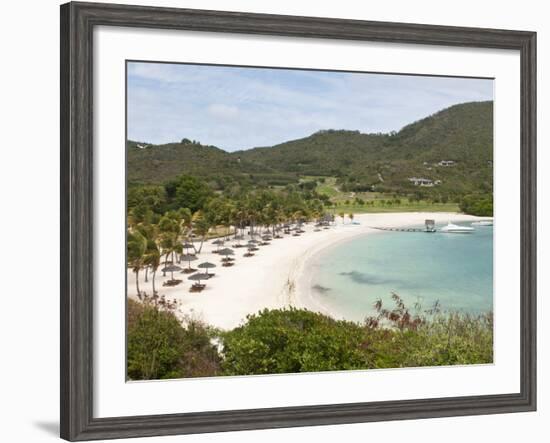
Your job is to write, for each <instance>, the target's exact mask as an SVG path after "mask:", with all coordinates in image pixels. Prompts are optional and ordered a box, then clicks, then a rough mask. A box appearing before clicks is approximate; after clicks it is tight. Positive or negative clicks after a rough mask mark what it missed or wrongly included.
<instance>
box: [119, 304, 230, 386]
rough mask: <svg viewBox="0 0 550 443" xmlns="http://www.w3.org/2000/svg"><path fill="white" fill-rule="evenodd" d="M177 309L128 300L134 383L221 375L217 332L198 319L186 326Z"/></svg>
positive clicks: (130, 366)
mask: <svg viewBox="0 0 550 443" xmlns="http://www.w3.org/2000/svg"><path fill="white" fill-rule="evenodd" d="M174 311H175V306H174V305H172V304H169V303H165V302H164V303H163V302H162V301H161V302H159V301H158V299H144V301H142V302H136V301H134V300H131V299H128V328H127V349H128V350H127V375H128V378H129V379H131V380H152V379H164V378H181V377H200V376H214V375H218V374H219V371H220V358H219V355H218V352H217V349H216V347H215V346H213V345H212V343H211V337H212V335H213V331H212V330H211V329H209V328H207V327H206V326H204V325H203V324H202V323H200V322H198V321H194V320H189V321H187V322H186V326H185V327H184V326H182V323H181V321H180V320H179V319H178V318H177V317H176V315H175V313H174Z"/></svg>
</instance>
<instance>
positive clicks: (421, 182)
mask: <svg viewBox="0 0 550 443" xmlns="http://www.w3.org/2000/svg"><path fill="white" fill-rule="evenodd" d="M408 180H409V181H410V182H411V183H412V184H413V185H415V186H434V185H439V184H441V180H436V181H435V182H434V181H433V180H430V179H429V178H419V177H409V179H408Z"/></svg>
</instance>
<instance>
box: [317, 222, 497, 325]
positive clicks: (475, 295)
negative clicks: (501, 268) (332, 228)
mask: <svg viewBox="0 0 550 443" xmlns="http://www.w3.org/2000/svg"><path fill="white" fill-rule="evenodd" d="M457 224H460V223H457ZM438 227H440V226H438ZM350 229H353V228H352V227H350ZM311 270H312V279H311V286H312V292H313V296H314V297H315V298H317V299H318V300H319V302H320V303H321V304H322V305H324V306H326V307H327V308H328V309H329V310H331V311H335V312H337V313H339V314H340V315H342V316H343V317H345V318H347V319H351V320H362V319H363V318H364V317H365V316H367V315H372V314H374V307H373V305H374V303H375V302H376V300H378V299H382V301H383V303H384V306H385V307H388V308H389V307H392V306H393V304H392V302H391V294H392V293H397V294H398V295H399V296H400V297H402V298H403V299H404V301H405V303H406V304H407V306H409V307H411V308H412V307H413V305H414V304H415V303H417V302H418V303H420V304H421V305H422V308H423V309H429V308H430V307H432V306H433V304H434V303H435V302H436V301H439V303H440V305H441V307H442V309H444V310H454V311H462V312H468V313H473V314H475V313H482V312H487V311H490V310H492V308H493V227H492V226H490V227H488V226H478V227H476V231H475V232H473V233H472V234H445V233H441V232H436V233H425V232H379V233H376V234H373V235H365V236H361V237H356V238H354V239H353V240H351V241H348V242H345V243H341V244H339V245H337V246H334V247H332V248H329V249H327V250H325V251H323V252H322V253H321V254H319V255H318V256H317V257H315V259H314V260H312V262H311Z"/></svg>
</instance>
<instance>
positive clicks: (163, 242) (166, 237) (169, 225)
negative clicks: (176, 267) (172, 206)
mask: <svg viewBox="0 0 550 443" xmlns="http://www.w3.org/2000/svg"><path fill="white" fill-rule="evenodd" d="M180 223H181V221H180V219H179V216H178V214H177V213H176V212H174V211H170V212H167V213H166V214H164V215H163V216H162V218H161V219H160V221H159V224H158V230H159V236H158V237H159V245H160V247H161V248H162V254H163V255H166V257H165V259H164V265H165V267H166V266H167V264H168V257H169V256H170V254H172V262H174V253H175V252H181V250H182V247H181V243H179V237H180V233H181V225H180ZM165 275H166V274H165Z"/></svg>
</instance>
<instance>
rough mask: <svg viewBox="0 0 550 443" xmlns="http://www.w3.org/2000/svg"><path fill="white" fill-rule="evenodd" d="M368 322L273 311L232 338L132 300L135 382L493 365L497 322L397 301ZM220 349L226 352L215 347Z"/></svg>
mask: <svg viewBox="0 0 550 443" xmlns="http://www.w3.org/2000/svg"><path fill="white" fill-rule="evenodd" d="M392 297H393V302H394V306H393V307H392V309H386V308H385V307H384V306H383V305H382V302H381V301H378V302H377V303H376V305H375V308H376V314H375V315H374V316H371V317H368V318H366V319H365V321H363V322H361V323H358V322H350V321H343V320H335V319H333V318H330V317H328V316H325V315H322V314H319V313H314V312H311V311H307V310H303V309H295V308H288V309H273V310H268V309H265V310H263V311H261V312H259V313H257V314H254V315H249V316H248V317H247V319H246V322H245V323H244V324H243V325H242V326H240V327H238V328H235V329H233V330H231V331H227V332H221V331H216V330H214V329H212V328H209V327H207V326H205V325H204V324H202V323H201V322H198V321H194V320H189V319H186V320H184V322H183V323H184V325H185V326H182V322H181V320H180V319H179V318H178V317H177V316H176V315H175V311H176V306H175V305H173V304H170V303H168V302H166V301H165V300H164V299H162V298H158V297H156V298H153V299H149V298H147V297H146V296H145V297H142V301H141V302H135V301H133V300H128V377H129V378H130V379H133V380H149V379H162V378H181V377H205V376H216V375H254V374H281V373H298V372H318V371H335V370H348V369H372V368H378V369H383V368H404V367H420V366H446V365H457V364H480V363H491V362H492V361H493V316H492V314H491V313H488V314H482V315H468V314H462V313H456V312H453V313H445V312H442V311H441V310H440V308H439V306H437V305H436V306H434V308H432V309H430V310H429V311H421V309H420V307H419V306H415V307H414V310H413V311H411V310H409V308H407V307H406V306H405V303H404V302H403V300H402V299H401V298H400V297H399V296H398V295H396V294H393V296H392ZM214 341H216V342H217V343H219V344H220V349H221V351H219V350H218V348H217V347H216V346H214V345H213V342H214Z"/></svg>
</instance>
